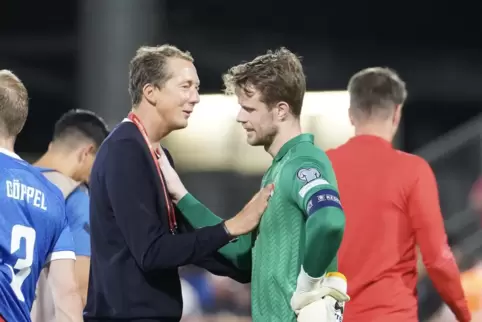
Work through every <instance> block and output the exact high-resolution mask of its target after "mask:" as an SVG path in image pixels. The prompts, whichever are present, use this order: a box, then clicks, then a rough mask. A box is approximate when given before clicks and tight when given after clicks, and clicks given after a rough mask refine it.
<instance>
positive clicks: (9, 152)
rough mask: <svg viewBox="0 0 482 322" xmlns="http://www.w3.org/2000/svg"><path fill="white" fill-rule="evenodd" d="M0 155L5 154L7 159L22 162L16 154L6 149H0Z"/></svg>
mask: <svg viewBox="0 0 482 322" xmlns="http://www.w3.org/2000/svg"><path fill="white" fill-rule="evenodd" d="M0 153H3V154H5V155H8V156H9V157H11V158H14V159H18V160H22V158H21V157H19V156H18V154H16V153H15V152H13V151H10V150H7V149H5V148H0Z"/></svg>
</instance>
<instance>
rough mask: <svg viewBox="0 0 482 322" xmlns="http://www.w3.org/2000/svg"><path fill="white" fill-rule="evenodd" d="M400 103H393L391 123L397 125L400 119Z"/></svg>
mask: <svg viewBox="0 0 482 322" xmlns="http://www.w3.org/2000/svg"><path fill="white" fill-rule="evenodd" d="M402 107H403V106H402V105H401V104H400V105H395V112H394V113H393V119H392V122H393V125H395V127H398V126H399V125H400V120H401V119H402Z"/></svg>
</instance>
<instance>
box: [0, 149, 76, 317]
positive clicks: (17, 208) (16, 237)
mask: <svg viewBox="0 0 482 322" xmlns="http://www.w3.org/2000/svg"><path fill="white" fill-rule="evenodd" d="M56 259H75V254H74V244H73V240H72V234H71V233H70V230H69V226H68V224H67V219H66V216H65V201H64V198H63V196H62V194H61V192H60V190H59V189H58V188H56V187H55V186H54V185H53V184H52V183H50V182H49V181H48V180H47V179H46V178H45V177H44V176H43V175H42V174H41V173H40V171H38V170H37V169H35V168H34V167H33V166H31V165H30V164H28V163H27V162H25V161H23V160H21V159H20V158H19V157H18V156H17V155H16V154H14V153H12V152H9V151H6V150H3V149H0V315H2V316H3V317H4V318H5V320H7V321H9V322H10V321H12V322H13V321H19V322H21V321H30V309H31V307H32V303H33V301H34V298H35V288H36V285H37V280H38V278H39V275H40V272H41V270H42V268H43V267H44V266H45V265H46V264H47V263H48V262H49V261H50V260H56Z"/></svg>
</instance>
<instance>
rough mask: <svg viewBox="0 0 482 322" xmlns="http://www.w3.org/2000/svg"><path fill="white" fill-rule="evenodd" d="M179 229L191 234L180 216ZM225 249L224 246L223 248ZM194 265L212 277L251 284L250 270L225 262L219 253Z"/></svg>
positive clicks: (189, 226) (190, 228) (191, 228)
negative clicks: (225, 277) (228, 278)
mask: <svg viewBox="0 0 482 322" xmlns="http://www.w3.org/2000/svg"><path fill="white" fill-rule="evenodd" d="M178 218H179V220H178V224H179V229H180V231H182V232H192V231H194V230H195V229H194V227H192V226H191V225H190V224H189V223H188V222H186V220H185V219H184V218H183V217H182V216H178ZM225 247H226V246H225ZM193 264H194V265H196V266H198V267H201V268H204V269H206V270H208V271H209V272H211V273H212V274H214V275H218V276H227V277H230V278H232V279H233V280H235V281H237V282H240V283H249V282H251V270H250V269H239V268H238V267H236V266H235V265H234V264H233V263H232V262H230V261H229V260H227V259H226V258H225V257H224V256H222V255H221V254H220V253H214V254H210V255H207V256H205V257H204V258H201V259H199V260H197V261H195V262H194V263H193Z"/></svg>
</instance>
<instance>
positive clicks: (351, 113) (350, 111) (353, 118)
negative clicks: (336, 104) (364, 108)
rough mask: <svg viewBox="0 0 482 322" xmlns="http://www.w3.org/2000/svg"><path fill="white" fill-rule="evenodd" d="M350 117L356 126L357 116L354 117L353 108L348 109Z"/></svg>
mask: <svg viewBox="0 0 482 322" xmlns="http://www.w3.org/2000/svg"><path fill="white" fill-rule="evenodd" d="M348 117H349V118H350V123H351V125H353V126H355V116H354V115H353V109H352V108H351V107H350V108H349V109H348Z"/></svg>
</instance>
